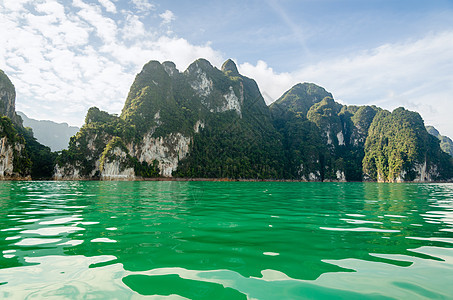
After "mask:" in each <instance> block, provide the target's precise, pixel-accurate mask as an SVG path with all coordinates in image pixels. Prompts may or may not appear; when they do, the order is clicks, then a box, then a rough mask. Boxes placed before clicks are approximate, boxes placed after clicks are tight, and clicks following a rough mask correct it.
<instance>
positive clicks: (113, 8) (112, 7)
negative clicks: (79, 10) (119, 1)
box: [98, 0, 116, 13]
mask: <svg viewBox="0 0 453 300" xmlns="http://www.w3.org/2000/svg"><path fill="white" fill-rule="evenodd" d="M98 1H99V3H101V5H102V6H104V8H105V10H106V11H108V12H111V13H116V6H115V4H113V3H112V2H111V1H109V0H98Z"/></svg>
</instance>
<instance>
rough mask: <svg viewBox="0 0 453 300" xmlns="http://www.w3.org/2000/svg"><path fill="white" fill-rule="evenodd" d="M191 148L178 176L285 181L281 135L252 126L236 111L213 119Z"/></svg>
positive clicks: (210, 119) (208, 122) (180, 166)
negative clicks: (281, 154) (282, 179)
mask: <svg viewBox="0 0 453 300" xmlns="http://www.w3.org/2000/svg"><path fill="white" fill-rule="evenodd" d="M191 147H192V148H191V151H190V154H189V156H188V157H187V158H185V159H183V160H182V161H181V162H180V165H179V166H178V170H177V171H176V172H175V173H174V174H173V175H174V176H176V177H192V178H193V177H196V178H254V179H276V178H282V171H283V170H282V161H281V157H280V155H279V154H280V153H279V151H280V149H281V142H280V140H279V135H278V134H277V133H276V132H275V133H274V134H273V135H271V134H270V133H269V132H266V131H262V130H261V128H260V127H254V126H252V125H251V124H250V123H247V122H246V121H244V120H242V119H239V118H238V116H237V114H236V112H234V111H228V112H224V113H219V114H216V115H213V116H212V117H211V118H209V119H208V120H207V122H206V126H205V128H204V129H202V130H201V131H200V133H199V134H195V135H194V137H193V143H192V145H191Z"/></svg>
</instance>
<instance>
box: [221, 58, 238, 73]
mask: <svg viewBox="0 0 453 300" xmlns="http://www.w3.org/2000/svg"><path fill="white" fill-rule="evenodd" d="M222 72H224V73H227V72H229V73H230V74H231V75H239V71H238V68H237V67H236V64H235V63H234V61H233V60H232V59H227V60H226V61H225V62H224V63H223V65H222Z"/></svg>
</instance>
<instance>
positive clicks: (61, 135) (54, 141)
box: [17, 111, 80, 151]
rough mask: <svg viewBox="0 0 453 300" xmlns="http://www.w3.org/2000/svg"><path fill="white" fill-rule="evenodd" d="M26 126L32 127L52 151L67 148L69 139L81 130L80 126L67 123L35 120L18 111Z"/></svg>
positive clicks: (35, 134)
mask: <svg viewBox="0 0 453 300" xmlns="http://www.w3.org/2000/svg"><path fill="white" fill-rule="evenodd" d="M17 115H19V116H20V117H21V118H22V120H23V124H24V126H25V127H30V128H31V129H32V130H33V134H34V136H35V137H36V139H37V140H38V142H40V143H41V144H43V145H46V146H48V147H50V149H51V150H52V151H61V150H63V149H67V147H68V144H69V139H70V138H71V137H72V136H73V135H75V134H76V133H77V132H78V131H79V129H80V128H79V127H76V126H69V125H68V124H67V123H56V122H53V121H48V120H35V119H32V118H29V117H27V116H26V115H25V114H24V113H23V112H20V111H18V112H17Z"/></svg>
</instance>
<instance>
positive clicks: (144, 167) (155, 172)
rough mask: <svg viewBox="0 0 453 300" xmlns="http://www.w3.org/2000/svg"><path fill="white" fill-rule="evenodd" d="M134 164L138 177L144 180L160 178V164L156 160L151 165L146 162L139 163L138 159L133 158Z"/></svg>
mask: <svg viewBox="0 0 453 300" xmlns="http://www.w3.org/2000/svg"><path fill="white" fill-rule="evenodd" d="M132 164H133V166H134V172H135V175H136V176H140V177H143V178H153V177H160V170H159V162H158V161H157V160H156V159H155V160H154V161H153V163H152V164H151V165H150V164H148V163H147V162H146V161H143V162H139V161H138V160H137V158H135V157H132Z"/></svg>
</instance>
